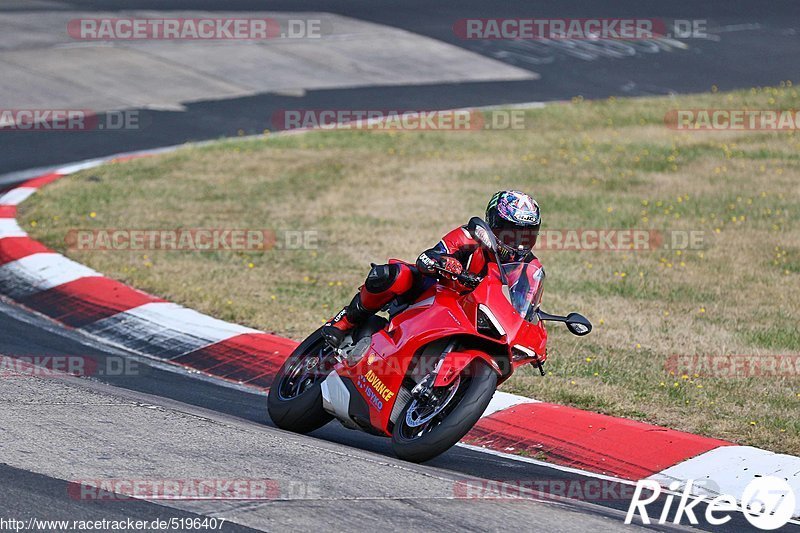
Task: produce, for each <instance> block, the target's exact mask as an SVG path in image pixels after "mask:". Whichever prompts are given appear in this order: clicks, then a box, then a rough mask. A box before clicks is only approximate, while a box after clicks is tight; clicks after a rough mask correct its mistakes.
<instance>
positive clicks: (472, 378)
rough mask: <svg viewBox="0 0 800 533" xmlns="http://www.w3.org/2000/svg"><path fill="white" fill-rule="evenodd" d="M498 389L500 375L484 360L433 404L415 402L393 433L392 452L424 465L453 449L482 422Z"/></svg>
mask: <svg viewBox="0 0 800 533" xmlns="http://www.w3.org/2000/svg"><path fill="white" fill-rule="evenodd" d="M496 388H497V373H496V372H495V371H494V370H493V369H492V368H491V367H490V366H489V365H488V364H487V363H486V362H485V361H482V360H480V359H476V360H474V361H473V362H472V363H470V365H469V366H467V368H465V369H464V371H462V373H461V374H460V375H459V376H457V377H456V379H455V380H453V382H452V383H451V384H450V385H449V386H447V387H436V388H435V389H434V390H433V394H432V398H431V399H430V400H429V401H425V402H422V401H418V400H416V399H412V400H411V401H410V402H409V403H408V405H406V407H405V408H404V409H403V411H402V412H401V413H400V416H399V417H398V419H397V422H396V423H395V425H394V430H393V431H392V449H393V450H394V453H395V454H396V455H397V456H398V457H399V458H401V459H404V460H406V461H411V462H413V463H421V462H423V461H427V460H429V459H432V458H434V457H436V456H437V455H439V454H441V453H443V452H444V451H446V450H448V449H449V448H451V447H452V446H453V445H454V444H455V443H457V442H458V441H459V440H461V438H462V437H463V436H464V435H466V434H467V433H468V432H469V430H470V429H472V426H474V425H475V423H476V422H477V421H478V420H479V419H480V417H481V415H482V414H483V412H484V411H485V410H486V407H487V406H488V405H489V402H490V401H491V399H492V396H493V395H494V391H495V389H496Z"/></svg>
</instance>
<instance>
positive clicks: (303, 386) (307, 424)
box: [267, 330, 333, 433]
mask: <svg viewBox="0 0 800 533" xmlns="http://www.w3.org/2000/svg"><path fill="white" fill-rule="evenodd" d="M332 354H333V348H331V347H330V346H329V345H328V344H327V343H326V342H325V339H323V337H322V335H321V334H320V331H319V330H317V331H315V332H314V333H312V334H311V335H310V336H309V337H308V338H307V339H306V340H304V341H303V342H302V343H301V344H300V346H298V347H297V348H296V349H295V350H294V352H292V355H290V356H289V358H288V359H286V362H284V363H283V366H282V367H281V369H280V370H279V371H278V373H277V374H276V375H275V379H274V381H273V382H272V386H271V387H270V389H269V396H268V398H267V411H268V412H269V417H270V418H271V419H272V421H273V422H275V425H276V426H278V427H279V428H281V429H285V430H287V431H293V432H295V433H308V432H310V431H314V430H315V429H319V428H321V427H322V426H324V425H325V424H327V423H328V422H330V421H331V420H332V419H333V416H331V415H330V414H329V413H328V412H327V411H325V410H324V409H323V408H322V389H321V384H322V381H324V379H325V378H326V377H327V376H328V373H329V372H330V371H331V370H332V369H333V362H332Z"/></svg>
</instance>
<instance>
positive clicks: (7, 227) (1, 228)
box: [0, 218, 28, 239]
mask: <svg viewBox="0 0 800 533" xmlns="http://www.w3.org/2000/svg"><path fill="white" fill-rule="evenodd" d="M27 235H28V234H27V233H25V232H24V231H23V230H22V228H20V227H19V224H17V221H16V219H13V218H0V239H2V238H4V237H26V236H27Z"/></svg>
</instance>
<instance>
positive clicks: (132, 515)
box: [0, 463, 258, 533]
mask: <svg viewBox="0 0 800 533" xmlns="http://www.w3.org/2000/svg"><path fill="white" fill-rule="evenodd" d="M0 492H2V494H3V498H2V502H3V510H2V517H3V518H4V519H5V520H8V519H9V518H11V519H14V520H20V521H23V522H24V523H25V524H24V526H23V527H24V529H22V528H21V529H18V531H36V530H39V531H48V530H49V531H56V530H60V531H65V530H67V529H68V528H69V529H72V526H73V525H74V524H73V523H74V521H87V522H89V521H91V522H96V521H100V522H99V523H98V524H97V525H98V526H100V527H95V528H94V529H95V530H99V531H104V530H110V525H109V524H108V522H119V523H125V524H126V525H127V524H128V523H129V521H146V522H148V524H150V525H152V521H153V520H165V521H169V520H171V519H175V518H177V519H187V520H191V519H201V520H202V518H203V516H202V515H198V514H195V513H188V512H185V511H180V510H178V509H174V508H171V507H164V506H162V505H158V504H155V503H150V502H146V501H144V500H128V501H114V502H109V501H82V500H77V499H75V498H74V497H72V496H70V490H69V483H68V482H67V481H64V480H61V479H54V478H51V477H47V476H43V475H41V474H35V473H33V472H28V471H26V470H20V469H19V468H13V467H11V466H8V465H6V464H2V463H0ZM30 519H35V520H36V523H35V525H34V527H29V526H30V525H31V524H32V523H30V522H28V520H30ZM54 520H57V521H65V522H66V524H63V525H67V528H60V527H58V524H52V523H51V524H45V523H43V522H45V521H54ZM103 520H105V521H106V524H107V525H106V527H103V522H102V521H103ZM37 526H38V527H37ZM48 526H50V527H48ZM20 527H21V526H20V525H15V524H11V523H6V524H2V523H0V530H3V531H9V530H11V531H14V528H20ZM76 530H77V528H76ZM131 530H133V528H131ZM145 530H146V531H155V530H156V529H155V528H151V527H147V528H146V529H145ZM216 531H223V532H231V533H238V532H242V533H245V532H248V531H258V530H257V529H252V528H249V527H245V526H241V525H239V524H234V523H232V522H228V523H226V524H223V525H222V527H221V528H219V529H217V530H216Z"/></svg>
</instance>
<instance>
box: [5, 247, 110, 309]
mask: <svg viewBox="0 0 800 533" xmlns="http://www.w3.org/2000/svg"><path fill="white" fill-rule="evenodd" d="M99 275H100V274H99V273H97V272H95V271H94V270H92V269H91V268H89V267H85V266H83V265H81V264H80V263H76V262H75V261H70V260H69V259H67V258H66V257H64V256H62V255H59V254H56V253H47V252H45V253H38V254H33V255H29V256H27V257H23V258H22V259H17V260H16V261H11V262H10V263H6V264H5V265H2V266H0V292H2V293H3V294H6V295H8V296H10V297H11V298H14V299H19V298H24V297H26V296H30V295H32V294H35V293H37V292H41V291H45V290H47V289H52V288H53V287H57V286H59V285H63V284H64V283H69V282H70V281H75V280H76V279H80V278H86V277H89V276H99Z"/></svg>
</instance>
